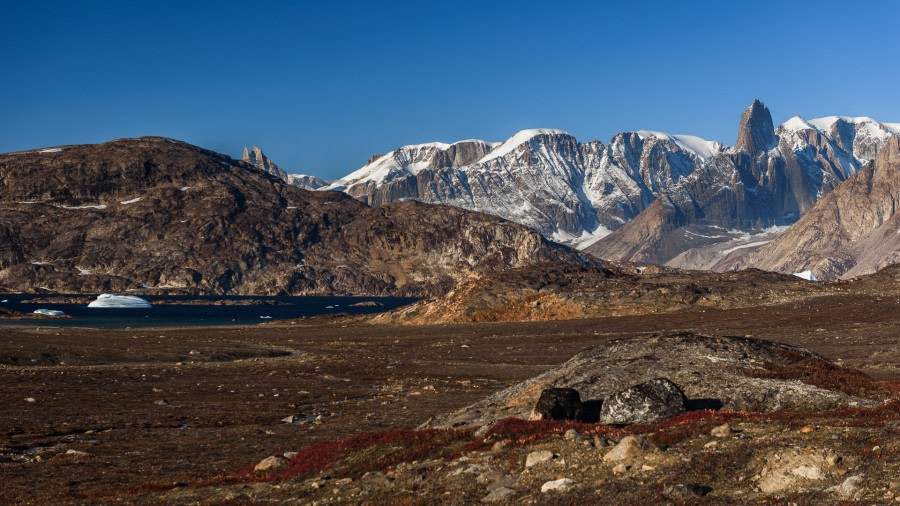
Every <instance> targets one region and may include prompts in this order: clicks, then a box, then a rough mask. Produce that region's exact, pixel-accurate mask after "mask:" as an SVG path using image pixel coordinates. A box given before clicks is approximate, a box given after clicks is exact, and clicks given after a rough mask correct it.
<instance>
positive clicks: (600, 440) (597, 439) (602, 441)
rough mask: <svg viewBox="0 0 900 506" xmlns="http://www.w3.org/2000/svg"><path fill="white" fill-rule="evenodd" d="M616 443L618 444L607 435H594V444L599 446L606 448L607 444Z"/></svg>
mask: <svg viewBox="0 0 900 506" xmlns="http://www.w3.org/2000/svg"><path fill="white" fill-rule="evenodd" d="M614 444H616V442H615V441H613V440H611V439H609V438H608V437H606V436H601V435H599V434H597V435H595V436H594V446H596V447H597V448H606V447H607V446H612V445H614Z"/></svg>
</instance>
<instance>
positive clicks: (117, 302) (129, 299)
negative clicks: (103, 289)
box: [88, 293, 153, 309]
mask: <svg viewBox="0 0 900 506" xmlns="http://www.w3.org/2000/svg"><path fill="white" fill-rule="evenodd" d="M88 307H93V308H113V309H146V308H150V307H153V305H152V304H150V302H148V301H147V300H146V299H142V298H140V297H136V296H134V295H115V294H111V293H101V294H100V295H98V296H97V300H94V301H91V303H90V304H88Z"/></svg>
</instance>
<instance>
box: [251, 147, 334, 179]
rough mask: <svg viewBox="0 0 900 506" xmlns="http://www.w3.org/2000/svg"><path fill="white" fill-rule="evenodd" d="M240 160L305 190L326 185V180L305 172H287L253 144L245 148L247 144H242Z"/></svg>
mask: <svg viewBox="0 0 900 506" xmlns="http://www.w3.org/2000/svg"><path fill="white" fill-rule="evenodd" d="M241 160H243V161H245V162H247V163H249V164H250V165H252V166H254V167H256V168H257V169H260V170H261V171H263V172H265V173H267V174H271V175H273V176H275V177H278V178H281V179H283V180H284V181H287V182H288V183H290V184H292V185H294V186H299V187H300V188H303V189H306V190H317V189H319V188H322V187H324V186H327V185H328V182H327V181H325V180H323V179H319V178H317V177H315V176H307V175H305V174H288V173H287V172H285V171H284V169H282V168H281V167H279V166H278V165H275V162H273V161H272V160H270V159H269V157H267V156H266V155H265V153H263V152H262V150H261V149H259V148H258V147H256V146H253V149H247V146H244V154H243V156H241Z"/></svg>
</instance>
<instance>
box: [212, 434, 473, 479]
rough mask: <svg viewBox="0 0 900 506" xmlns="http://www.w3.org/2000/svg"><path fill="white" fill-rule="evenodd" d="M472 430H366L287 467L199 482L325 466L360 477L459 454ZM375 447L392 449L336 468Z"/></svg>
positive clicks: (294, 473)
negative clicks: (339, 463)
mask: <svg viewBox="0 0 900 506" xmlns="http://www.w3.org/2000/svg"><path fill="white" fill-rule="evenodd" d="M471 432H472V431H471V430H450V429H448V430H443V429H428V430H396V431H389V432H364V433H362V434H358V435H356V436H353V437H351V438H347V439H342V440H338V441H323V442H320V443H315V444H313V445H311V446H309V447H307V448H305V449H303V450H301V451H300V452H298V453H297V455H295V456H294V457H293V458H291V460H290V461H289V463H288V466H287V467H286V468H282V469H278V470H276V471H274V472H271V473H257V472H255V471H254V470H253V467H254V466H247V467H244V468H241V469H240V470H238V472H237V473H235V474H232V475H228V476H220V477H217V478H212V479H210V480H206V481H204V482H202V483H199V484H198V485H200V486H205V485H223V484H229V483H231V484H236V483H254V482H265V481H277V480H286V479H289V478H296V477H300V476H303V475H306V474H310V473H317V472H321V471H324V470H326V469H333V470H334V471H335V472H334V476H335V477H343V476H355V477H359V476H361V475H362V474H364V473H365V472H367V471H373V470H378V469H384V468H388V467H391V466H394V465H396V464H399V463H401V462H411V461H414V460H419V459H424V458H426V457H432V458H433V457H438V456H443V457H445V458H454V457H458V456H459V455H460V454H461V453H462V451H463V446H462V444H461V443H463V442H465V441H467V440H468V439H469V437H470V434H471ZM456 443H460V444H456ZM373 447H391V448H390V450H391V451H388V452H387V454H386V455H383V456H381V457H376V458H372V459H363V460H362V461H360V462H356V463H355V464H354V465H352V466H350V465H344V466H342V467H341V468H340V469H335V464H337V463H338V462H346V459H347V457H349V456H350V455H352V454H353V453H354V452H359V451H362V450H366V449H369V448H373Z"/></svg>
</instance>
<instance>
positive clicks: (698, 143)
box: [637, 130, 724, 160]
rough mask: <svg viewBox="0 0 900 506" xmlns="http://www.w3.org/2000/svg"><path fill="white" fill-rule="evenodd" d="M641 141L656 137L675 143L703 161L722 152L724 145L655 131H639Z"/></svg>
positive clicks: (688, 136) (690, 136)
mask: <svg viewBox="0 0 900 506" xmlns="http://www.w3.org/2000/svg"><path fill="white" fill-rule="evenodd" d="M637 134H638V136H640V137H641V139H646V138H648V137H655V138H657V139H662V140H667V141H671V142H674V143H675V144H677V145H678V147H680V148H681V149H684V150H687V151H690V152H691V153H694V154H695V155H697V156H699V157H700V158H701V159H703V160H706V159H709V158H712V157H713V156H715V155H717V154H719V153H721V152H722V150H723V148H724V145H723V144H722V143H720V142H718V141H708V140H706V139H701V138H700V137H696V136H693V135H671V134H667V133H665V132H656V131H654V130H639V131H638V132H637Z"/></svg>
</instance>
